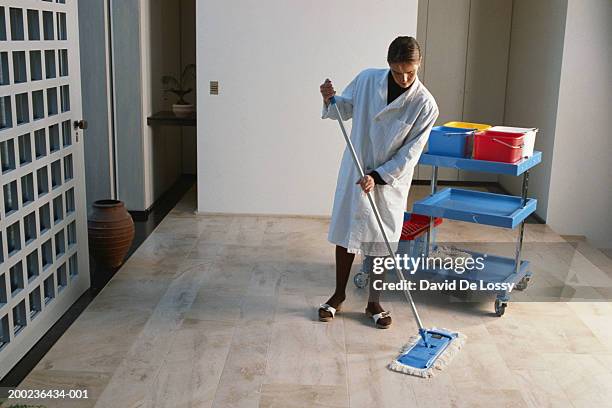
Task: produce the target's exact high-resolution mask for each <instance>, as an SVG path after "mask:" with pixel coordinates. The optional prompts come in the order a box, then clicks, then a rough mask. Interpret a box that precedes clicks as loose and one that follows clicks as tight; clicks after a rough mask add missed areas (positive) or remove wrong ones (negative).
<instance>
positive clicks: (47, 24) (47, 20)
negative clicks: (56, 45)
mask: <svg viewBox="0 0 612 408" xmlns="http://www.w3.org/2000/svg"><path fill="white" fill-rule="evenodd" d="M43 33H44V36H43V38H44V39H45V40H47V41H49V40H54V39H55V36H54V35H53V12H52V11H43Z"/></svg>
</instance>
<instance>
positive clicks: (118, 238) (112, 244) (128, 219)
mask: <svg viewBox="0 0 612 408" xmlns="http://www.w3.org/2000/svg"><path fill="white" fill-rule="evenodd" d="M92 207H93V211H92V213H91V214H90V215H89V219H88V220H87V229H88V231H89V248H90V252H91V254H92V256H93V258H94V259H95V260H96V261H97V262H98V263H100V264H101V265H103V266H106V267H109V268H117V267H119V266H121V264H122V263H123V260H124V259H125V255H126V254H127V253H128V251H129V249H130V246H131V245H132V241H133V240H134V221H133V220H132V216H131V215H130V213H128V212H127V210H126V208H125V205H124V204H123V202H122V201H119V200H98V201H95V202H94V203H93V205H92Z"/></svg>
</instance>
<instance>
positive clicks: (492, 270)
mask: <svg viewBox="0 0 612 408" xmlns="http://www.w3.org/2000/svg"><path fill="white" fill-rule="evenodd" d="M541 161H542V153H541V152H534V154H533V156H531V157H529V158H524V159H522V160H521V161H519V162H517V163H501V162H490V161H484V160H474V159H467V158H457V157H447V156H438V155H431V154H428V153H425V154H423V155H422V156H421V159H420V161H419V163H420V164H425V165H430V166H432V167H433V172H432V178H431V195H430V196H429V197H427V198H425V199H423V200H420V201H418V202H416V203H415V204H414V206H413V212H414V213H417V214H423V215H428V216H430V219H433V218H431V217H443V218H448V219H452V220H457V221H463V222H472V223H477V224H483V225H491V226H496V227H502V228H511V229H514V228H516V227H518V228H519V232H518V236H517V242H516V251H515V257H514V259H512V258H505V257H500V256H494V255H487V261H486V266H485V269H483V270H481V271H470V272H467V273H464V274H461V275H459V274H456V273H454V272H452V271H451V272H449V271H446V270H437V271H436V270H434V271H424V272H427V273H432V274H435V275H436V276H437V277H440V278H444V279H465V280H469V281H474V282H482V283H483V284H488V283H492V284H495V283H514V284H515V289H518V290H524V289H526V288H527V285H528V283H529V279H530V277H531V271H530V270H529V262H527V261H523V260H521V251H522V248H523V236H524V232H525V220H526V219H527V217H528V216H529V215H531V214H532V213H533V212H534V211H535V209H536V206H537V200H535V199H533V198H528V197H527V188H528V183H529V170H530V169H531V168H532V167H534V166H536V165H537V164H539V163H540V162H541ZM439 167H449V168H455V169H460V170H468V171H478V172H486V173H493V174H507V175H513V176H520V175H522V176H523V187H522V194H521V196H520V197H518V196H509V195H504V194H493V193H485V192H479V191H473V190H464V189H459V188H447V189H444V190H442V191H438V188H437V183H438V168H439ZM429 231H430V232H429V233H428V236H427V246H426V248H427V250H428V249H429V248H430V247H431V246H432V245H435V242H434V239H433V238H432V236H433V225H431V223H430V229H429ZM465 252H468V253H471V254H472V255H473V256H474V257H477V256H481V255H483V254H478V253H475V252H472V251H465ZM509 301H510V293H509V292H508V291H507V290H503V291H499V292H497V298H496V299H495V305H494V306H495V313H496V314H497V316H502V315H503V314H504V312H505V310H506V307H507V304H508V302H509Z"/></svg>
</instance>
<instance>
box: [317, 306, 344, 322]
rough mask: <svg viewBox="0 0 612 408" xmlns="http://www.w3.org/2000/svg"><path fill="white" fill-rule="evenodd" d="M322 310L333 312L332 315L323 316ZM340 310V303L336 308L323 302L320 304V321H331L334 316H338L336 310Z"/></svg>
mask: <svg viewBox="0 0 612 408" xmlns="http://www.w3.org/2000/svg"><path fill="white" fill-rule="evenodd" d="M321 310H325V311H326V312H329V313H331V316H321V313H320V312H321ZM339 311H340V305H338V308H335V307H333V306H330V305H328V304H327V303H323V304H321V305H319V321H320V322H329V321H331V320H332V319H333V318H334V317H336V312H339Z"/></svg>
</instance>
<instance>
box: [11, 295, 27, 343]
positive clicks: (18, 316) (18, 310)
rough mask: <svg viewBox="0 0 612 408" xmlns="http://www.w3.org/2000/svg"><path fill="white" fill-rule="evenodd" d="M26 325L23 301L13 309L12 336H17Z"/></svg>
mask: <svg viewBox="0 0 612 408" xmlns="http://www.w3.org/2000/svg"><path fill="white" fill-rule="evenodd" d="M27 324H28V318H27V317H26V307H25V299H23V300H22V301H21V302H19V304H18V305H17V306H15V307H14V308H13V335H14V336H16V335H18V334H19V333H20V332H21V331H22V330H23V329H24V328H25V327H26V326H27Z"/></svg>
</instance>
